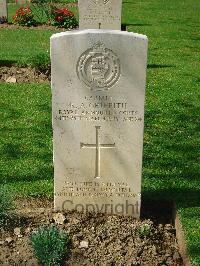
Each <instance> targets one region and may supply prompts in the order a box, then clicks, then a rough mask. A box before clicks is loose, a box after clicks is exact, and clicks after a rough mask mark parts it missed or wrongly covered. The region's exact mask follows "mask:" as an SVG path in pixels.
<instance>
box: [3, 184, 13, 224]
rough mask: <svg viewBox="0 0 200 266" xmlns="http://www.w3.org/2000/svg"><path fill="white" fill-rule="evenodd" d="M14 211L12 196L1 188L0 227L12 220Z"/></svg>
mask: <svg viewBox="0 0 200 266" xmlns="http://www.w3.org/2000/svg"><path fill="white" fill-rule="evenodd" d="M13 210H14V203H13V200H12V196H11V195H10V194H9V193H8V192H7V191H5V190H4V188H2V187H1V189H0V227H2V226H3V225H5V224H6V221H7V220H8V219H9V218H11V216H12V213H13Z"/></svg>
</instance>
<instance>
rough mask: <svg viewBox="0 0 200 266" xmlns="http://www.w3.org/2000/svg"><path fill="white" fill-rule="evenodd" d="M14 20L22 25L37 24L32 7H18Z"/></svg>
mask: <svg viewBox="0 0 200 266" xmlns="http://www.w3.org/2000/svg"><path fill="white" fill-rule="evenodd" d="M13 22H14V23H15V24H18V25H20V26H27V27H31V26H35V25H36V21H35V19H34V15H33V12H32V10H31V9H30V7H20V8H19V9H17V11H16V13H15V15H14V17H13Z"/></svg>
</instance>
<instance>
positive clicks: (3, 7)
mask: <svg viewBox="0 0 200 266" xmlns="http://www.w3.org/2000/svg"><path fill="white" fill-rule="evenodd" d="M7 18H8V11H7V1H6V0H0V24H2V23H5V22H7Z"/></svg>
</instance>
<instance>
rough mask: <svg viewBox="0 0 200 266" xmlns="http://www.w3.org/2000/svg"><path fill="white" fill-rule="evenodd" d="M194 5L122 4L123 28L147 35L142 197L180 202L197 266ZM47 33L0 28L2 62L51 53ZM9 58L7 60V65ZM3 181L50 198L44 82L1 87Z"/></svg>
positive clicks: (199, 190) (192, 0) (199, 199)
mask: <svg viewBox="0 0 200 266" xmlns="http://www.w3.org/2000/svg"><path fill="white" fill-rule="evenodd" d="M199 5H200V2H199V1H196V0H187V1H186V0H185V1H181V0H177V1H173V0H169V1H164V0H159V1H158V0H149V1H145V0H143V1H133V0H129V1H124V4H123V23H125V24H126V25H127V27H128V30H129V31H134V32H138V33H142V34H146V35H147V36H148V38H149V56H148V83H147V93H146V111H145V135H144V160H143V182H142V195H143V197H145V198H146V199H158V200H162V199H173V200H175V201H176V202H177V205H178V210H179V213H180V215H181V220H182V222H183V225H184V229H185V232H186V237H187V243H188V250H189V253H190V256H191V260H192V263H193V265H195V266H197V265H200V250H199V242H200V230H199V227H200V208H199V203H200V182H199V172H200V166H199V162H200V155H199V150H198V146H199V140H200V139H199V135H198V133H199V126H198V121H199V118H200V117H199V116H200V114H199V105H200V104H199V103H200V92H199V87H198V85H199V82H200V78H199V62H198V58H199V40H200V36H199V32H198V23H199ZM53 32H57V30H55V31H50V30H23V29H20V30H6V29H4V30H3V29H1V30H0V39H2V38H3V40H4V41H3V44H2V43H0V51H1V56H0V57H1V58H0V60H1V61H0V62H4V61H5V62H10V61H16V62H22V61H23V60H27V58H29V57H30V56H32V55H34V54H37V53H38V52H46V51H49V37H50V35H51V34H52V33H53ZM6 60H7V61H6ZM0 91H1V99H0V101H1V106H2V107H3V119H2V129H3V130H2V139H3V142H2V145H1V152H2V155H1V162H2V167H1V171H2V180H3V181H6V182H7V187H9V189H10V191H16V193H17V194H18V195H25V196H28V195H33V196H38V195H47V196H52V193H53V170H52V168H53V166H52V136H51V134H52V131H51V114H50V113H51V103H50V102H51V94H50V88H49V86H47V85H34V84H28V85H24V84H22V85H19V84H14V85H8V84H7V85H3V84H0Z"/></svg>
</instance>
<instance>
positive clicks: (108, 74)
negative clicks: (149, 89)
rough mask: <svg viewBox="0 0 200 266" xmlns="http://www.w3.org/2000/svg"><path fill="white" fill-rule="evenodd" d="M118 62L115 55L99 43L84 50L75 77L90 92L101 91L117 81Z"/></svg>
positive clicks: (118, 73)
mask: <svg viewBox="0 0 200 266" xmlns="http://www.w3.org/2000/svg"><path fill="white" fill-rule="evenodd" d="M120 74H121V71H120V61H119V58H118V57H117V55H116V54H115V53H114V52H113V51H111V50H110V49H108V48H106V47H105V45H104V44H103V43H101V42H98V43H96V44H95V45H94V46H93V47H92V48H90V49H88V50H86V51H85V52H84V53H83V54H82V55H81V56H80V58H79V60H78V63H77V75H78V77H79V79H80V80H81V82H83V83H84V84H85V85H86V86H88V87H89V88H90V89H91V90H95V91H103V90H108V89H110V88H111V87H113V86H114V84H115V83H116V82H117V81H118V80H119V77H120Z"/></svg>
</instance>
